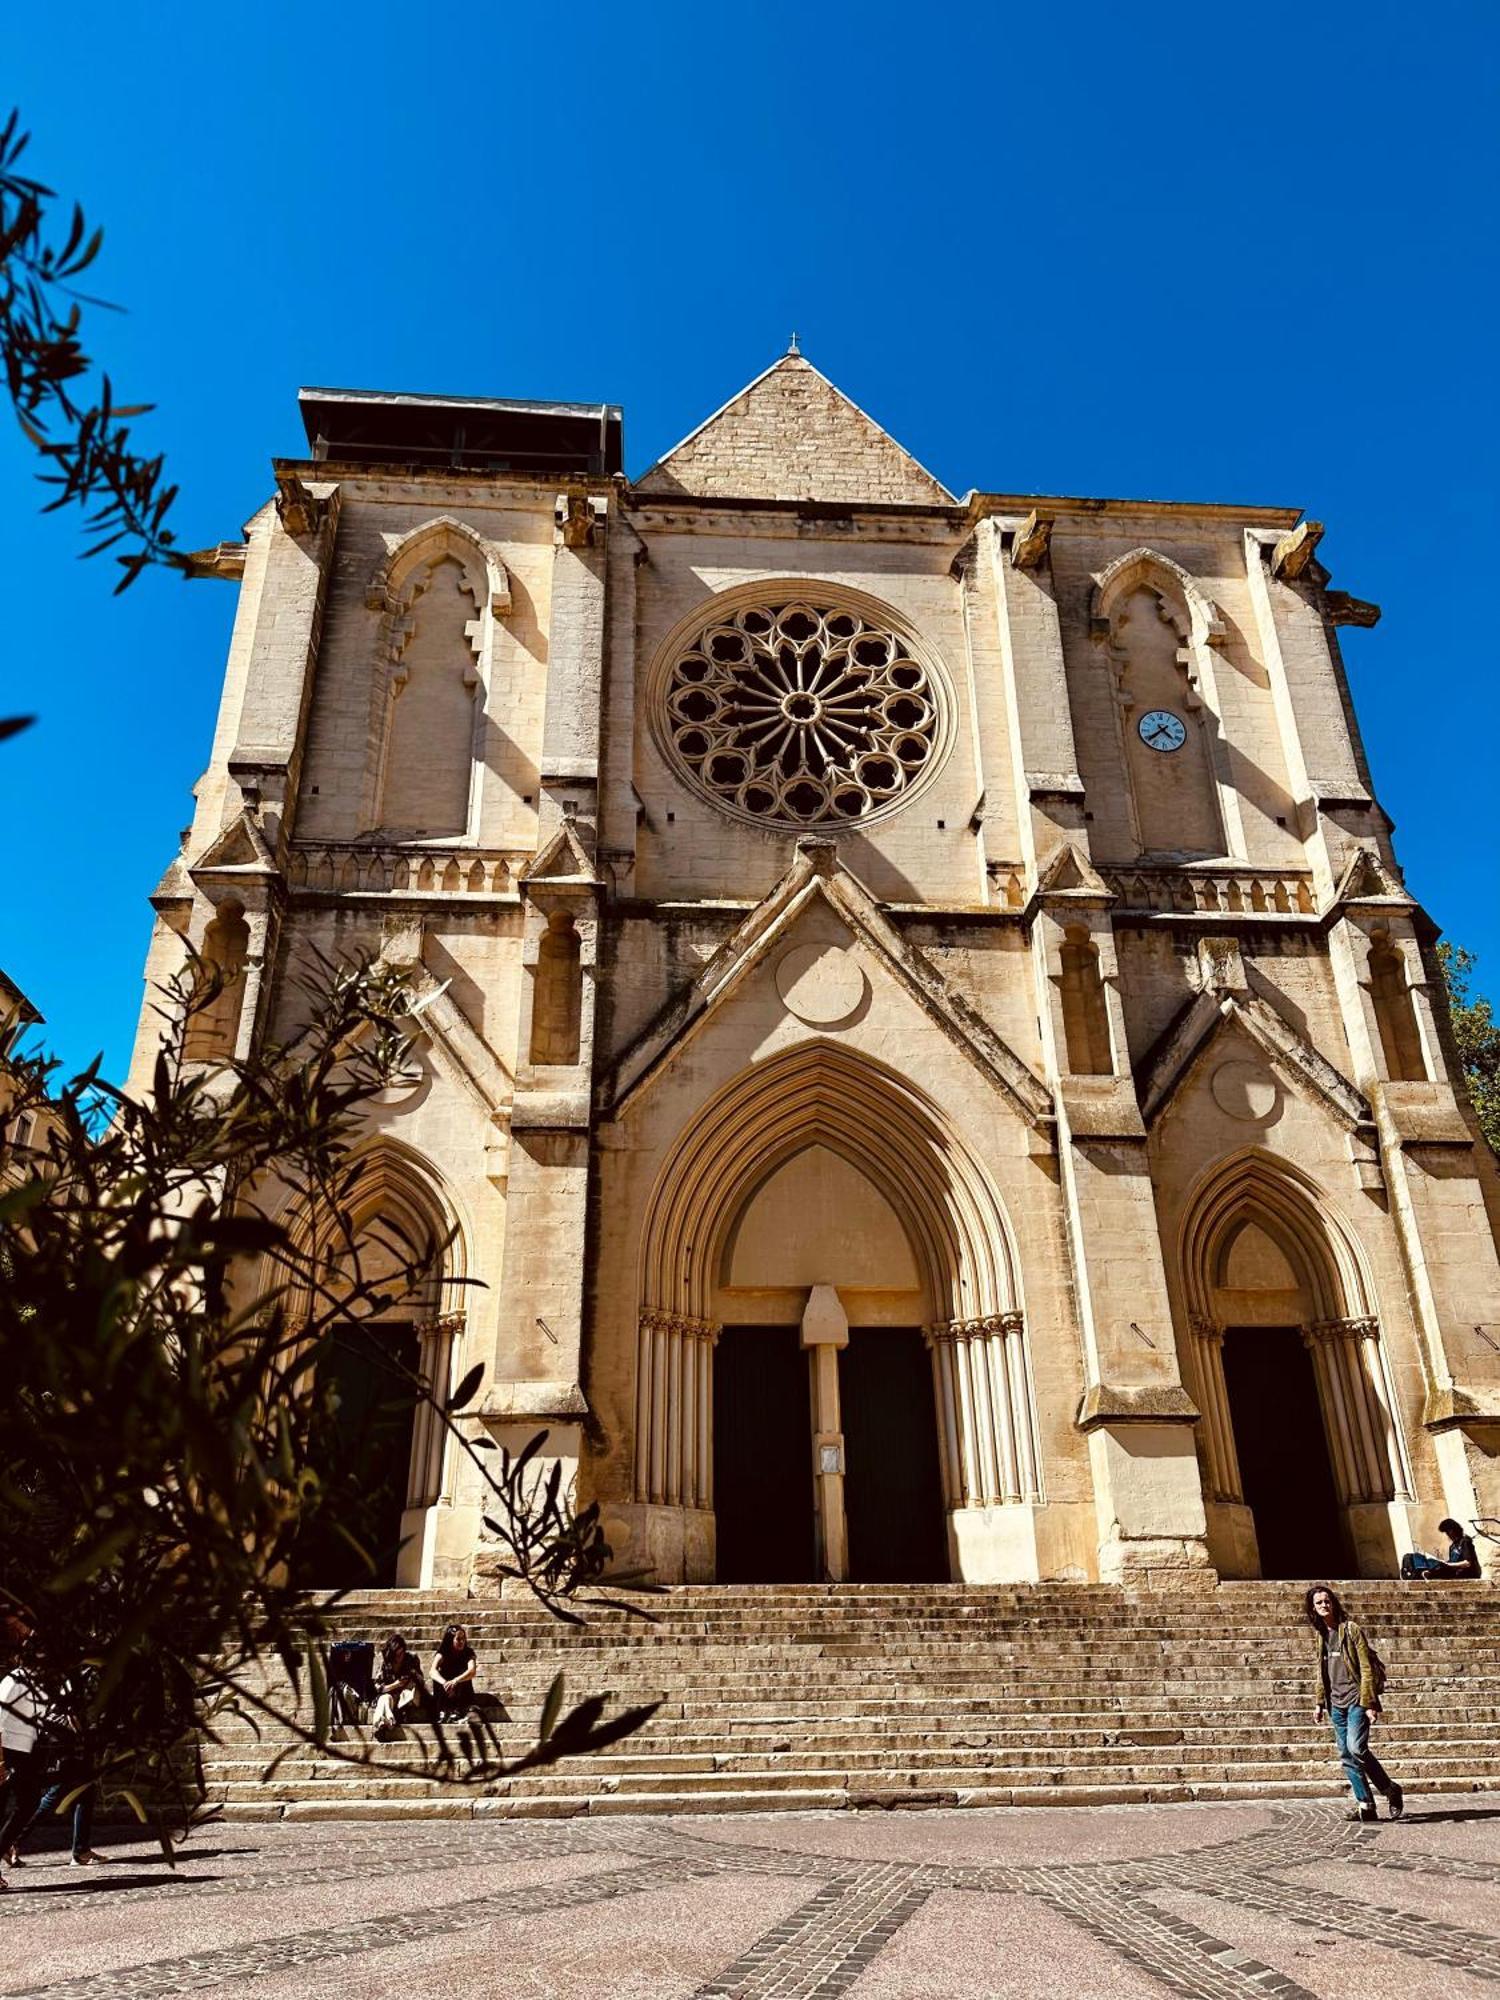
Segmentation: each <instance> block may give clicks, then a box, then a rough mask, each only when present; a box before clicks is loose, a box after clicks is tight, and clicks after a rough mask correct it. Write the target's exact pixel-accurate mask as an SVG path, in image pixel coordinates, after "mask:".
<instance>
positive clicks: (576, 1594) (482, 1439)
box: [0, 963, 653, 1827]
mask: <svg viewBox="0 0 1500 2000" xmlns="http://www.w3.org/2000/svg"><path fill="white" fill-rule="evenodd" d="M215 992H216V988H215V984H214V978H213V975H212V974H211V972H210V971H209V969H208V968H206V967H205V966H204V965H202V964H201V963H200V964H198V965H197V966H196V967H195V968H194V969H193V970H192V971H190V972H189V974H187V975H186V976H185V977H184V979H183V980H182V981H181V982H180V984H179V986H178V988H177V989H176V990H175V992H174V993H173V994H172V995H171V996H170V1004H169V1005H168V1007H167V1008H166V1010H165V1016H164V1018H165V1035H164V1040H163V1045H162V1049H161V1053H160V1055H159V1057H158V1060H157V1062H156V1066H155V1074H154V1077H153V1080H152V1085H151V1088H150V1090H149V1091H148V1092H147V1093H145V1094H144V1095H143V1096H142V1097H141V1098H140V1099H139V1101H136V1100H132V1099H130V1098H127V1097H126V1096H124V1095H123V1094H122V1093H121V1092H120V1091H118V1090H115V1089H113V1088H111V1087H110V1086H108V1085H106V1084H105V1083H104V1082H102V1080H101V1079H100V1078H99V1076H98V1074H97V1064H96V1065H95V1066H94V1068H93V1069H90V1070H89V1071H88V1072H86V1073H85V1074H84V1075H83V1076H80V1077H77V1078H75V1079H74V1080H73V1081H72V1082H71V1083H69V1084H67V1085H66V1087H64V1088H62V1089H60V1090H59V1089H55V1088H54V1087H53V1084H54V1080H53V1076H52V1072H51V1066H50V1065H49V1064H48V1063H47V1062H46V1061H45V1060H43V1059H30V1058H25V1057H20V1056H18V1055H16V1053H15V1052H14V1051H12V1052H11V1054H10V1057H9V1059H8V1061H5V1062H4V1063H3V1066H4V1069H5V1084H6V1091H5V1093H4V1095H3V1096H0V1107H4V1108H5V1110H6V1111H7V1113H8V1119H7V1123H6V1125H5V1128H4V1132H3V1133H0V1137H4V1138H8V1143H6V1144H4V1145H0V1353H3V1355H4V1357H5V1369H4V1393H3V1395H0V1627H4V1628H8V1629H7V1630H5V1631H0V1640H3V1639H5V1638H7V1637H8V1640H9V1645H10V1649H11V1650H12V1651H14V1650H15V1648H16V1646H17V1645H18V1644H19V1643H20V1642H21V1640H22V1638H23V1635H29V1636H25V1644H26V1647H27V1649H28V1656H29V1658H30V1661H31V1663H32V1665H33V1667H34V1669H35V1671H36V1672H37V1675H38V1678H39V1679H40V1680H41V1681H42V1682H43V1684H44V1685H45V1686H47V1687H49V1688H50V1689H51V1690H52V1691H53V1692H54V1693H56V1692H57V1691H59V1690H61V1691H62V1693H63V1697H64V1707H65V1716H66V1723H67V1726H68V1727H69V1728H70V1729H71V1730H72V1731H73V1732H75V1733H76V1739H77V1748H78V1751H79V1759H80V1762H81V1764H82V1766H83V1768H84V1769H85V1770H86V1771H87V1772H88V1773H89V1774H90V1780H91V1782H92V1783H94V1784H95V1785H96V1786H97V1788H98V1790H99V1793H100V1795H101V1796H102V1797H104V1798H106V1799H123V1800H124V1801H126V1802H127V1803H128V1804H129V1805H130V1806H131V1807H132V1809H133V1810H135V1811H136V1812H137V1813H139V1814H140V1815H141V1816H142V1817H143V1818H146V1817H148V1816H150V1817H154V1818H155V1820H156V1823H157V1824H158V1826H159V1827H161V1826H164V1825H165V1823H166V1820H167V1819H168V1818H169V1817H173V1818H180V1817H183V1816H186V1815H188V1814H189V1813H190V1812H191V1811H192V1809H193V1804H194V1801H193V1795H192V1786H191V1768H192V1757H191V1749H192V1744H193V1741H194V1739H195V1737H197V1736H198V1735H201V1734H207V1735H210V1736H211V1735H212V1734H213V1733H214V1730H215V1727H216V1722H217V1719H218V1718H220V1717H221V1716H222V1715H223V1714H224V1713H225V1711H226V1710H228V1709H234V1710H236V1711H237V1712H238V1713H240V1714H247V1713H248V1714H250V1715H251V1716H253V1717H255V1718H256V1719H257V1720H258V1721H263V1722H265V1723H269V1724H272V1725H276V1726H278V1727H279V1730H280V1731H283V1732H284V1731H291V1732H292V1734H293V1736H294V1737H295V1738H296V1739H297V1740H298V1741H301V1742H314V1743H316V1744H317V1745H318V1746H319V1749H320V1752H321V1754H323V1755H325V1756H328V1757H334V1758H343V1759H344V1760H346V1761H349V1762H352V1763H365V1764H371V1765H375V1764H378V1760H379V1752H378V1750H375V1749H369V1748H367V1747H366V1746H364V1745H362V1744H360V1743H359V1742H352V1743H351V1742H343V1741H331V1740H330V1716H329V1702H328V1692H327V1687H326V1683H325V1679H324V1671H323V1664H322V1647H323V1645H324V1643H325V1642H326V1640H327V1638H328V1637H329V1635H330V1632H331V1619H332V1614H333V1612H334V1611H335V1609H336V1606H337V1602H338V1597H337V1595H335V1596H334V1597H332V1598H329V1597H328V1596H326V1595H324V1594H322V1593H317V1594H315V1593H313V1592H312V1591H311V1590H310V1589H309V1588H308V1587H307V1584H306V1582H305V1581H304V1576H305V1571H306V1568H307V1564H306V1563H305V1562H304V1561H303V1560H302V1557H303V1556H304V1554H305V1551H306V1550H307V1548H308V1547H309V1545H310V1544H316V1543H317V1542H318V1541H319V1538H320V1537H322V1538H324V1545H326V1536H327V1534H328V1532H329V1531H330V1530H332V1531H333V1532H334V1533H336V1534H337V1535H338V1536H340V1537H341V1538H342V1540H343V1541H344V1543H345V1544H346V1546H347V1548H348V1549H349V1550H350V1551H351V1552H352V1554H353V1556H354V1557H355V1558H356V1568H358V1569H359V1570H360V1574H361V1580H362V1581H368V1580H369V1579H370V1578H371V1577H372V1576H373V1574H374V1572H375V1568H376V1563H377V1561H378V1559H379V1558H380V1557H382V1556H384V1555H387V1554H388V1553H389V1552H388V1551H385V1550H382V1549H378V1548H376V1547H375V1546H373V1544H372V1541H371V1538H370V1535H369V1534H368V1533H367V1532H366V1530H365V1526H364V1524H363V1522H362V1516H361V1501H362V1496H363V1488H364V1481H363V1477H362V1472H361V1468H360V1466H359V1465H358V1464H357V1463H351V1462H344V1463H340V1461H339V1457H338V1452H337V1448H336V1440H337V1438H338V1434H339V1427H338V1423H337V1420H336V1419H337V1410H336V1398H337V1393H338V1391H337V1387H336V1386H335V1385H336V1383H337V1380H338V1374H337V1369H336V1367H333V1366H326V1365H325V1363H328V1362H329V1360H330V1357H331V1356H332V1355H333V1352H334V1347H335V1343H336V1342H337V1341H338V1340H340V1339H343V1340H347V1339H348V1338H349V1335H350V1328H351V1324H352V1325H353V1326H354V1327H356V1328H357V1326H358V1323H359V1322H360V1321H361V1320H365V1319H373V1318H378V1317H379V1316H380V1315H381V1314H382V1313H388V1312H390V1311H392V1310H396V1311H399V1310H400V1309H401V1308H402V1306H403V1304H404V1303H405V1302H406V1301H407V1300H408V1299H411V1298H414V1297H415V1296H416V1294H417V1290H418V1287H419V1286H420V1284H421V1282H422V1280H423V1277H424V1275H425V1273H426V1271H428V1270H429V1269H431V1268H432V1265H433V1261H434V1259H435V1258H436V1257H437V1256H439V1255H440V1252H441V1249H442V1246H441V1245H440V1244H434V1243H426V1244H420V1245H416V1246H412V1247H411V1248H410V1249H409V1251H408V1252H407V1255H406V1257H405V1260H404V1261H401V1260H398V1261H397V1264H396V1267H395V1268H394V1269H393V1268H392V1261H391V1257H390V1245H389V1244H382V1245H381V1246H380V1251H381V1254H380V1257H379V1276H378V1277H377V1276H375V1275H372V1274H371V1271H370V1270H369V1269H368V1268H367V1264H366V1262H365V1261H364V1260H363V1259H362V1254H361V1252H362V1246H361V1243H360V1241H359V1240H358V1238H357V1236H356V1232H355V1230H354V1227H353V1224H352V1218H351V1208H350V1203H351V1194H352V1190H353V1188H354V1186H355V1181H356V1176H357V1172H358V1165H357V1161H356V1159H355V1157H354V1150H355V1148H356V1146H357V1144H358V1141H359V1139H360V1137H361V1135H362V1133H363V1132H364V1131H365V1130H366V1126H365V1121H364V1118H363V1115H362V1114H363V1111H364V1107H365V1106H366V1105H367V1104H368V1102H369V1100H370V1099H371V1097H372V1096H373V1095H374V1094H375V1093H377V1092H378V1091H380V1090H382V1089H383V1088H385V1087H386V1086H387V1085H388V1084H389V1082H390V1080H391V1078H392V1077H393V1076H394V1075H397V1074H399V1073H400V1071H401V1067H402V1064H403V1062H404V1061H405V1060H406V1056H407V1051H408V1048H409V1038H408V1032H407V1030H408V1018H409V1017H408V1014H407V995H406V992H405V989H404V988H403V987H402V986H401V984H400V982H399V981H398V980H397V979H396V978H395V977H394V976H393V975H390V974H388V973H386V972H384V971H381V970H377V969H372V968H370V967H368V966H353V967H349V966H343V967H336V966H333V965H331V964H327V963H320V964H319V965H318V966H317V967H316V968H315V969H314V971H313V973H312V975H311V977H310V979H309V982H308V992H307V994H306V1014H307V1025H306V1027H304V1028H303V1029H301V1030H300V1031H299V1032H298V1033H296V1034H294V1035H293V1036H291V1037H290V1038H289V1039H288V1040H286V1041H284V1042H282V1043H279V1044H276V1045H273V1046H268V1047H266V1048H265V1049H264V1050H263V1051H262V1052H261V1053H259V1054H258V1055H256V1056H254V1057H252V1058H250V1059H248V1060H246V1061H243V1062H240V1061H235V1062H228V1063H223V1064H219V1065H216V1066H209V1067H205V1066H204V1065H203V1064H202V1063H198V1062H194V1061H191V1060H189V1059H188V1057H187V1056H186V1054H185V1048H187V1047H189V1046H191V1044H190V1042H189V1040H188V1035H187V1028H188V1023H189V1022H190V1020H191V1019H192V1017H193V1015H194V1014H195V1013H196V1012H197V1011H198V1010H199V1009H200V1008H202V1007H205V1006H208V1005H211V1004H212V1001H213V999H214V997H215ZM3 1055H4V1052H3V1051H0V1059H3ZM7 1098H8V1100H9V1102H8V1104H7V1103H6V1099H7ZM481 1376H482V1370H480V1369H478V1368H474V1369H472V1370H470V1372H469V1374H468V1375H467V1377H466V1378H465V1379H464V1380H463V1381H462V1382H461V1383H459V1384H458V1385H457V1387H456V1388H455V1389H454V1390H453V1391H452V1393H451V1394H447V1393H445V1390H444V1389H442V1388H439V1389H437V1390H434V1388H433V1387H432V1386H431V1385H429V1384H427V1383H425V1382H423V1381H421V1380H420V1379H419V1378H418V1377H417V1376H416V1375H415V1374H414V1373H408V1375H407V1379H406V1381H405V1383H404V1384H401V1385H399V1386H400V1387H401V1388H402V1389H403V1391H404V1393H405V1394H406V1396H407V1398H408V1400H410V1398H411V1397H412V1396H420V1397H423V1398H425V1399H426V1401H427V1402H428V1403H429V1405H430V1406H431V1407H432V1408H433V1409H434V1410H435V1411H436V1412H437V1414H438V1417H439V1419H440V1421H441V1422H442V1423H443V1424H444V1425H445V1426H446V1427H447V1431H448V1434H449V1448H450V1449H451V1450H455V1451H459V1452H462V1453H464V1454H465V1455H466V1456H467V1457H468V1459H469V1461H470V1464H471V1466H472V1467H473V1468H474V1470H475V1474H476V1476H478V1477H479V1478H481V1479H482V1481H483V1482H484V1485H485V1487H486V1488H487V1492H488V1499H489V1508H488V1512H487V1514H486V1520H487V1523H488V1525H489V1526H490V1528H491V1530H492V1532H493V1533H494V1535H495V1536H496V1538H497V1546H498V1548H499V1550H500V1552H501V1558H502V1560H501V1564H500V1567H501V1570H502V1573H503V1574H506V1575H509V1576H512V1577H518V1578H520V1579H522V1580H523V1581H524V1582H525V1583H526V1584H528V1585H529V1586H530V1588H531V1589H532V1591H533V1592H534V1593H535V1595H536V1596H537V1597H538V1598H539V1599H540V1601H541V1602H542V1603H543V1604H545V1605H546V1606H548V1608H549V1609H551V1610H552V1611H553V1612H554V1613H555V1614H556V1615H558V1616H560V1617H564V1618H568V1619H576V1618H577V1616H578V1613H577V1611H576V1610H574V1609H571V1608H570V1604H572V1603H574V1602H576V1601H579V1600H581V1599H584V1598H588V1597H590V1595H591V1594H592V1592H593V1586H595V1585H596V1584H597V1583H598V1581H599V1579H600V1577H601V1576H602V1574H603V1572H604V1569H605V1567H606V1565H607V1563H608V1561H609V1556H610V1551H609V1548H608V1545H607V1544H606V1542H605V1540H604V1537H603V1535H602V1532H601V1530H600V1525H599V1518H598V1513H597V1509H595V1508H588V1509H585V1510H584V1511H582V1512H579V1513H575V1512H574V1510H573V1509H572V1508H571V1506H570V1505H569V1502H568V1498H567V1495H566V1492H565V1491H564V1489H563V1488H562V1486H561V1483H560V1479H559V1477H558V1475H557V1473H556V1472H554V1474H553V1475H552V1477H551V1478H550V1479H547V1480H540V1479H538V1478H537V1477H535V1476H534V1475H533V1472H532V1455H533V1452H534V1449H535V1446H536V1444H538V1443H539V1442H540V1440H534V1441H533V1446H532V1447H530V1448H528V1451H527V1452H526V1453H522V1454H521V1455H520V1456H519V1457H518V1458H517V1459H514V1460H513V1459H512V1458H511V1457H510V1456H509V1455H508V1454H506V1453H503V1452H497V1451H496V1450H495V1448H494V1445H493V1441H492V1440H490V1439H489V1438H488V1437H487V1436H486V1435H485V1434H484V1431H483V1427H482V1426H481V1425H477V1424H473V1423H469V1422H466V1421H465V1418H464V1414H463V1413H464V1411H465V1410H466V1409H467V1408H468V1407H469V1406H470V1404H471V1402H472V1399H473V1398H474V1396H475V1395H476V1393H477V1391H478V1389H479V1386H480V1380H481ZM439 1398H440V1399H441V1400H438V1399H439ZM601 1601H604V1602H610V1603H614V1602H617V1601H618V1600H616V1599H614V1598H612V1597H611V1598H606V1599H603V1600H601ZM278 1663H279V1668H280V1669H282V1670H284V1671H278ZM607 1702H608V1697H607V1696H597V1695H595V1696H590V1697H588V1698H587V1699H585V1700H584V1701H582V1702H580V1703H579V1704H578V1705H577V1706H576V1707H574V1708H573V1709H572V1710H571V1711H569V1712H567V1713H564V1710H563V1706H562V1686H561V1681H560V1679H559V1681H558V1682H557V1683H556V1684H555V1685H554V1688H553V1690H552V1692H551V1694H550V1695H549V1697H548V1700H547V1703H546V1705H545V1707H544V1710H543V1713H542V1716H541V1719H540V1723H539V1727H538V1732H537V1738H536V1741H535V1743H534V1744H533V1746H532V1747H531V1748H530V1750H529V1751H527V1752H526V1754H525V1755H524V1756H523V1757H522V1758H521V1759H520V1760H519V1761H517V1762H513V1763H509V1764H507V1763H506V1762H505V1760H504V1759H503V1758H502V1756H501V1755H500V1753H499V1746H498V1742H497V1740H496V1739H495V1738H494V1736H493V1733H492V1732H487V1731H486V1729H485V1728H484V1727H483V1726H482V1725H473V1724H471V1725H468V1726H466V1727H465V1728H464V1729H463V1730H462V1731H461V1732H459V1733H458V1735H457V1737H455V1738H453V1739H451V1740H450V1739H449V1738H448V1737H445V1736H444V1735H442V1734H441V1733H439V1734H438V1735H436V1736H435V1737H434V1738H433V1739H432V1740H431V1743H430V1746H429V1749H428V1752H427V1765H426V1768H427V1769H428V1770H429V1771H431V1772H434V1773H438V1774H440V1775H442V1776H443V1777H445V1778H448V1779H450V1780H452V1781H454V1782H460V1783H463V1782H468V1783H476V1784H477V1783H485V1782H490V1781H493V1780H494V1779H496V1778H498V1777H503V1776H506V1775H508V1774H509V1773H510V1772H513V1771H516V1770H520V1769H524V1768H526V1767H527V1766H529V1765H534V1764H540V1763H550V1762H553V1761H555V1760H556V1759H557V1758H559V1757H563V1756H568V1755H573V1754H578V1753H583V1752H587V1751H590V1750H596V1749H599V1748H602V1747H603V1746H604V1745H605V1744H607V1743H610V1742H613V1741H615V1740H617V1739H618V1738H620V1737H622V1736H624V1735H626V1734H628V1733H629V1732H630V1731H632V1730H634V1729H637V1728H639V1727H640V1726H641V1724H642V1723H643V1722H644V1721H645V1720H646V1719H647V1718H648V1717H649V1716H650V1714H651V1713H652V1712H653V1710H652V1709H651V1708H635V1709H629V1710H626V1711H624V1712H622V1713H616V1714H613V1715H606V1705H607Z"/></svg>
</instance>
